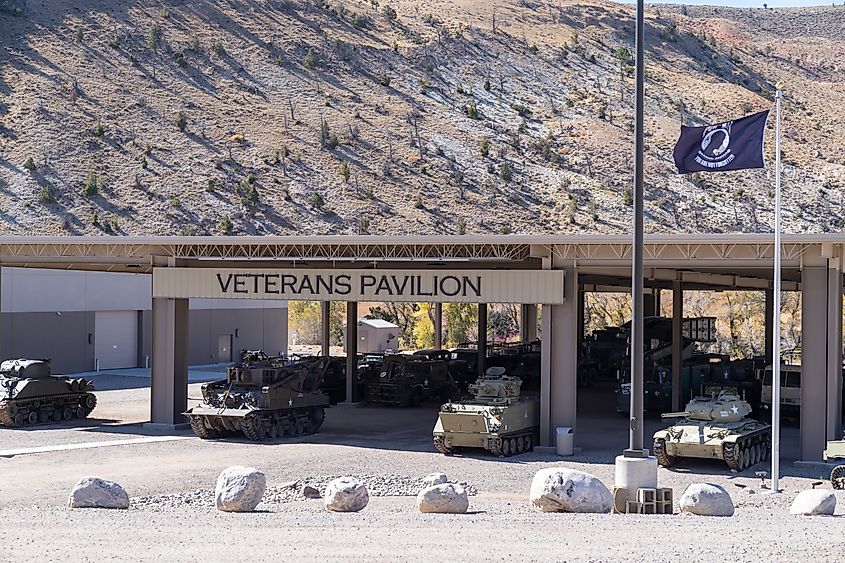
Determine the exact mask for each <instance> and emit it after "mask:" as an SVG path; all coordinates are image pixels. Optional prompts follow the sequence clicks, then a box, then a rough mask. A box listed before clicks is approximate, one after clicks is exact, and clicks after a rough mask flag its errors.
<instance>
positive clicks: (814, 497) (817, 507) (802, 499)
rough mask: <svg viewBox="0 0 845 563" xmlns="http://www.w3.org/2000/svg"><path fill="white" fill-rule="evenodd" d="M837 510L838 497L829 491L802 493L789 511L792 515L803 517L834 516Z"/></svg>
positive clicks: (819, 490) (820, 490)
mask: <svg viewBox="0 0 845 563" xmlns="http://www.w3.org/2000/svg"><path fill="white" fill-rule="evenodd" d="M834 510H836V495H835V494H833V491H831V490H828V489H811V490H809V491H801V492H800V493H798V496H797V497H795V500H794V501H792V506H791V507H790V509H789V513H790V514H799V515H801V516H832V515H833V511H834Z"/></svg>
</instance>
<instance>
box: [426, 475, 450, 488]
mask: <svg viewBox="0 0 845 563" xmlns="http://www.w3.org/2000/svg"><path fill="white" fill-rule="evenodd" d="M448 482H449V478H448V477H446V474H445V473H429V474H428V475H426V476H425V478H424V479H423V485H422V488H423V489H427V488H428V487H433V486H434V485H442V484H443V483H448Z"/></svg>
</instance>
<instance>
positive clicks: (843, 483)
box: [830, 465, 845, 491]
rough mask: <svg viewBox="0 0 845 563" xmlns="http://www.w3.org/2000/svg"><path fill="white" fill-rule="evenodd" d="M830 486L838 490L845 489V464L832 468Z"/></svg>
mask: <svg viewBox="0 0 845 563" xmlns="http://www.w3.org/2000/svg"><path fill="white" fill-rule="evenodd" d="M830 486H831V487H833V488H834V489H836V490H838V491H841V490H843V489H845V465H837V466H836V467H834V468H833V470H831V472H830Z"/></svg>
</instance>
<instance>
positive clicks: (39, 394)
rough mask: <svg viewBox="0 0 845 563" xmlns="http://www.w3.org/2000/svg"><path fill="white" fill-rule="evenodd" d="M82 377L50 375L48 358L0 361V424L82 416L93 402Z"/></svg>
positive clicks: (90, 387)
mask: <svg viewBox="0 0 845 563" xmlns="http://www.w3.org/2000/svg"><path fill="white" fill-rule="evenodd" d="M93 390H94V383H93V382H92V381H90V380H88V379H85V378H75V379H74V378H69V377H64V376H57V375H53V371H52V369H51V367H50V360H26V359H19V360H6V361H4V362H2V363H0V425H3V426H10V427H14V428H17V427H19V426H31V425H35V424H48V423H51V422H60V421H63V420H71V419H74V418H85V417H87V416H88V415H89V414H91V411H93V410H94V407H96V406H97V397H96V395H94V394H93V393H92V392H91V391H93Z"/></svg>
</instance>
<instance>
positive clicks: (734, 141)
mask: <svg viewBox="0 0 845 563" xmlns="http://www.w3.org/2000/svg"><path fill="white" fill-rule="evenodd" d="M768 118H769V110H766V111H761V112H760V113H755V114H754V115H749V116H747V117H743V118H741V119H735V120H733V121H727V122H725V123H719V124H718V125H708V126H707V127H686V126H684V125H681V137H680V139H678V143H677V144H676V145H675V166H677V167H678V172H679V173H680V174H689V173H690V172H725V171H728V170H744V169H746V168H763V132H764V131H765V130H766V120H767V119H768Z"/></svg>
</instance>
